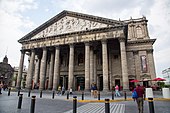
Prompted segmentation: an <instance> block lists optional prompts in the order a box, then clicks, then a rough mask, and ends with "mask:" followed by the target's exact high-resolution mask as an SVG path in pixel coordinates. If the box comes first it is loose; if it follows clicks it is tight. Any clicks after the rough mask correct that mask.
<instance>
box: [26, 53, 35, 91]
mask: <svg viewBox="0 0 170 113" xmlns="http://www.w3.org/2000/svg"><path fill="white" fill-rule="evenodd" d="M34 60H35V50H31V59H30V64H29V67H28V74H27V84H26V85H27V89H32V80H33V72H34Z"/></svg>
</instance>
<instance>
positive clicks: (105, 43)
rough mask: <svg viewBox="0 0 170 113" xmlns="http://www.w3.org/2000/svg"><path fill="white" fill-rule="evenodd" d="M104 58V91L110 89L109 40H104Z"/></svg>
mask: <svg viewBox="0 0 170 113" xmlns="http://www.w3.org/2000/svg"><path fill="white" fill-rule="evenodd" d="M102 60H103V63H102V64H103V91H108V90H109V85H108V82H109V78H108V74H109V73H108V56H107V41H106V40H102Z"/></svg>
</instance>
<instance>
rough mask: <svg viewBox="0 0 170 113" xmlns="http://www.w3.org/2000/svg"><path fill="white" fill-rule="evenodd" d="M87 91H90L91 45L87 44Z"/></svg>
mask: <svg viewBox="0 0 170 113" xmlns="http://www.w3.org/2000/svg"><path fill="white" fill-rule="evenodd" d="M85 90H86V91H89V90H90V45H89V43H85Z"/></svg>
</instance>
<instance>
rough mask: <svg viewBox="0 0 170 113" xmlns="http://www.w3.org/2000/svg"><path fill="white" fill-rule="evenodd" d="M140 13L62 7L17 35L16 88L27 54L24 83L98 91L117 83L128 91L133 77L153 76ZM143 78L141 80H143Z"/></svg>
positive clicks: (149, 45) (150, 43)
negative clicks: (120, 16)
mask: <svg viewBox="0 0 170 113" xmlns="http://www.w3.org/2000/svg"><path fill="white" fill-rule="evenodd" d="M147 22H148V21H147V20H146V17H142V18H138V19H132V18H131V19H129V20H113V19H107V18H103V17H98V16H93V15H88V14H82V13H77V12H72V11H62V12H61V13H59V14H58V15H56V16H54V17H53V18H51V19H50V20H48V21H47V22H45V23H44V24H42V25H40V26H39V27H38V28H36V29H34V30H33V31H31V32H30V33H28V34H27V35H25V36H24V37H22V38H21V39H19V40H18V42H19V43H21V44H22V48H21V57H20V65H19V71H18V77H17V88H21V79H22V71H23V65H24V56H25V55H28V56H29V66H28V73H27V78H26V87H27V88H28V89H32V88H33V87H34V85H38V86H39V89H40V90H45V89H50V90H57V88H58V86H64V87H65V88H66V89H69V88H72V89H73V90H78V87H79V86H81V88H82V89H83V90H86V91H88V90H89V89H90V88H91V84H93V83H94V84H96V85H97V88H98V89H99V90H102V91H109V90H110V89H112V87H113V86H115V85H119V86H120V87H121V88H123V90H129V88H130V87H131V86H132V85H134V84H133V83H131V82H130V81H131V80H133V79H137V80H145V79H153V78H155V77H156V74H155V65H154V58H153V44H154V42H155V39H150V37H149V33H148V28H147ZM147 84H148V83H147V81H144V82H143V85H147Z"/></svg>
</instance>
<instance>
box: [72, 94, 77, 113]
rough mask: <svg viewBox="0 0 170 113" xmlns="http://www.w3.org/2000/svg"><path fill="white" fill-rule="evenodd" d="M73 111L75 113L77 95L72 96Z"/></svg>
mask: <svg viewBox="0 0 170 113" xmlns="http://www.w3.org/2000/svg"><path fill="white" fill-rule="evenodd" d="M73 113H77V96H74V97H73Z"/></svg>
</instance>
